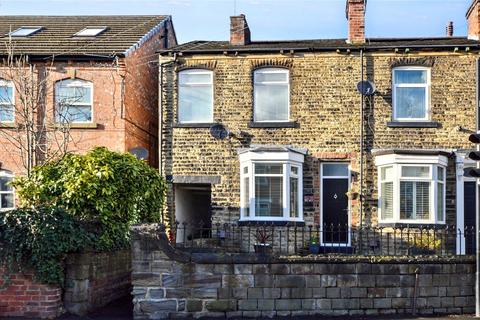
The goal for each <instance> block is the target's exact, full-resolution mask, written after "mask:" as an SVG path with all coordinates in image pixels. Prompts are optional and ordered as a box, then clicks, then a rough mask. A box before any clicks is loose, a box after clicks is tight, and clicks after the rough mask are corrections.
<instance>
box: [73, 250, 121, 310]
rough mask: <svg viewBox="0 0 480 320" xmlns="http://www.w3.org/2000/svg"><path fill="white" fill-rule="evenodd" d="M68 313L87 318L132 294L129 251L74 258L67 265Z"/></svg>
mask: <svg viewBox="0 0 480 320" xmlns="http://www.w3.org/2000/svg"><path fill="white" fill-rule="evenodd" d="M66 265H67V272H66V277H65V294H64V304H65V309H66V310H67V311H68V312H70V313H72V314H76V315H84V314H86V313H88V312H89V311H92V310H94V309H96V308H99V307H103V306H105V305H106V304H108V303H109V302H112V301H114V300H117V299H118V298H121V297H124V296H126V295H128V294H129V293H130V289H131V285H130V274H131V257H130V250H122V251H116V252H103V253H81V254H71V255H69V256H68V259H67V261H66Z"/></svg>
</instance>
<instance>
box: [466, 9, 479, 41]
mask: <svg viewBox="0 0 480 320" xmlns="http://www.w3.org/2000/svg"><path fill="white" fill-rule="evenodd" d="M466 17H467V24H468V39H473V40H479V39H480V3H479V0H473V1H472V4H471V5H470V7H469V8H468V10H467V14H466Z"/></svg>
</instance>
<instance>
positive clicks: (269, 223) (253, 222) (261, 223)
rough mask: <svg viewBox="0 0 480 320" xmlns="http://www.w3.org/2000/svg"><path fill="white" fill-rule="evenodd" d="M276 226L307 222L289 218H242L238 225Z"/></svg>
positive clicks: (300, 224) (299, 225)
mask: <svg viewBox="0 0 480 320" xmlns="http://www.w3.org/2000/svg"><path fill="white" fill-rule="evenodd" d="M272 225H273V226H275V227H283V226H292V227H293V226H297V227H303V226H304V225H305V222H303V221H288V220H276V221H275V220H271V221H266V220H241V221H238V226H251V227H255V226H272Z"/></svg>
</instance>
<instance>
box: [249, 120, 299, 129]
mask: <svg viewBox="0 0 480 320" xmlns="http://www.w3.org/2000/svg"><path fill="white" fill-rule="evenodd" d="M248 127H249V128H298V127H299V125H298V123H297V122H296V121H288V122H254V121H251V122H250V123H249V124H248Z"/></svg>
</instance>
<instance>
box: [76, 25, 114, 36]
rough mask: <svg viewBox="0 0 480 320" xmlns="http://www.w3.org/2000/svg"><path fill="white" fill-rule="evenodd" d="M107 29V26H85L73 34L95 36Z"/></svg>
mask: <svg viewBox="0 0 480 320" xmlns="http://www.w3.org/2000/svg"><path fill="white" fill-rule="evenodd" d="M105 30H107V27H105V26H101V27H86V28H84V29H82V30H80V31H78V32H77V33H75V34H74V36H75V37H96V36H98V35H99V34H101V33H102V32H104V31H105Z"/></svg>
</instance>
